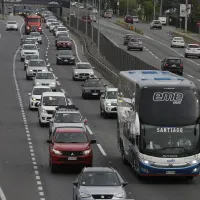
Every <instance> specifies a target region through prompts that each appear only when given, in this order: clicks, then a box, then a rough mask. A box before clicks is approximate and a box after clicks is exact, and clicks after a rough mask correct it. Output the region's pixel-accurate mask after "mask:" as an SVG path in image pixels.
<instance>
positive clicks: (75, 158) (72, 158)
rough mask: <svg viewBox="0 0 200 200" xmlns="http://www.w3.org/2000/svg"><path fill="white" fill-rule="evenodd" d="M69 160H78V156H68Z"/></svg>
mask: <svg viewBox="0 0 200 200" xmlns="http://www.w3.org/2000/svg"><path fill="white" fill-rule="evenodd" d="M68 160H77V157H68Z"/></svg>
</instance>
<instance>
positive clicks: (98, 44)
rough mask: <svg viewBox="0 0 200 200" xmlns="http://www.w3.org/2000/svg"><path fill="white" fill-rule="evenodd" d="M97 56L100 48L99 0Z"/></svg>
mask: <svg viewBox="0 0 200 200" xmlns="http://www.w3.org/2000/svg"><path fill="white" fill-rule="evenodd" d="M98 10H99V11H98V43H97V46H98V58H99V54H100V53H99V49H100V12H101V0H99V9H98Z"/></svg>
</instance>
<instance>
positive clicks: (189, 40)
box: [172, 31, 200, 44]
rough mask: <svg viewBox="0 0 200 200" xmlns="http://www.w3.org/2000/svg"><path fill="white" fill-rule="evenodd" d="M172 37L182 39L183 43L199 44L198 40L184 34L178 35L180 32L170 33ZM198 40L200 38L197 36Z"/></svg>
mask: <svg viewBox="0 0 200 200" xmlns="http://www.w3.org/2000/svg"><path fill="white" fill-rule="evenodd" d="M172 35H173V37H183V38H184V40H185V42H187V43H188V44H193V43H195V44H196V43H197V44H200V40H197V39H194V38H192V37H190V36H188V35H186V34H184V33H180V32H177V31H172ZM199 38H200V36H199Z"/></svg>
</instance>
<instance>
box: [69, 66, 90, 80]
mask: <svg viewBox="0 0 200 200" xmlns="http://www.w3.org/2000/svg"><path fill="white" fill-rule="evenodd" d="M93 69H94V67H92V66H91V64H90V63H88V62H78V63H76V66H75V67H73V71H72V79H73V80H74V81H75V80H86V79H87V78H93V77H94V70H93Z"/></svg>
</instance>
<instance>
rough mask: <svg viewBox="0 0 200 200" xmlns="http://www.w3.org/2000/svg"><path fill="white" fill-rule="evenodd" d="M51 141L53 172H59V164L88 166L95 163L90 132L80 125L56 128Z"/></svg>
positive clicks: (50, 151)
mask: <svg viewBox="0 0 200 200" xmlns="http://www.w3.org/2000/svg"><path fill="white" fill-rule="evenodd" d="M47 143H49V144H50V145H49V167H50V169H51V172H52V173H56V172H58V167H59V166H67V165H72V166H81V167H84V166H87V167H92V165H93V150H92V146H91V144H94V143H96V140H90V139H89V137H88V133H87V132H86V131H85V130H84V129H83V128H80V127H78V128H77V127H62V128H56V130H55V131H54V132H53V134H52V136H51V139H49V140H47Z"/></svg>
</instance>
